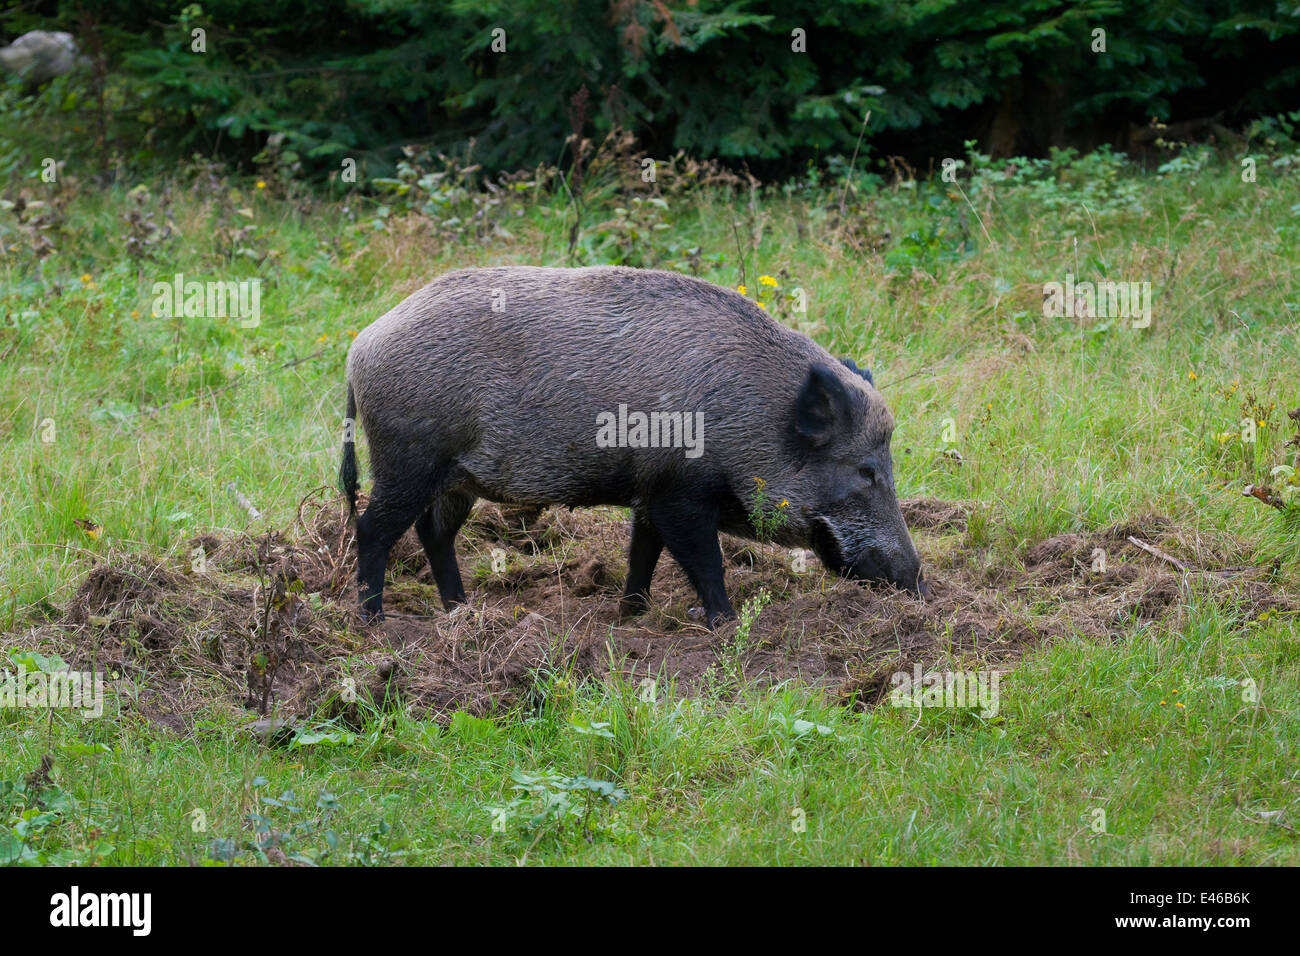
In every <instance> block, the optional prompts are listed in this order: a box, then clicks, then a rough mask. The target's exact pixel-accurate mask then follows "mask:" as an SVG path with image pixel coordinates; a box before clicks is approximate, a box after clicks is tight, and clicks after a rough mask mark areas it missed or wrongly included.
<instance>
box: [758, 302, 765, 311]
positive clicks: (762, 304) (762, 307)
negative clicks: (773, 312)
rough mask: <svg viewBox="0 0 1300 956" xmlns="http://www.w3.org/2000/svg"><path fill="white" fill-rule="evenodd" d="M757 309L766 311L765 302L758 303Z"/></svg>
mask: <svg viewBox="0 0 1300 956" xmlns="http://www.w3.org/2000/svg"><path fill="white" fill-rule="evenodd" d="M758 307H759V308H760V309H766V308H767V303H766V302H760V303H758Z"/></svg>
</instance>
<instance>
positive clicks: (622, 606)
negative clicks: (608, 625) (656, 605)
mask: <svg viewBox="0 0 1300 956" xmlns="http://www.w3.org/2000/svg"><path fill="white" fill-rule="evenodd" d="M648 610H650V599H649V598H648V597H646V596H645V595H644V594H625V595H623V596H622V597H621V598H619V601H618V616H619V618H620V619H621V618H627V617H637V616H638V615H640V614H644V613H645V612H646V611H648Z"/></svg>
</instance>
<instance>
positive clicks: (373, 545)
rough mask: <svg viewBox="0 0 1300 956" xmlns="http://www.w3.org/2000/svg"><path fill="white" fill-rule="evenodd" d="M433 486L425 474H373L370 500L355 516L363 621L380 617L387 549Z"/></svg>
mask: <svg viewBox="0 0 1300 956" xmlns="http://www.w3.org/2000/svg"><path fill="white" fill-rule="evenodd" d="M421 479H423V480H421ZM432 487H433V481H432V476H428V475H422V476H420V478H415V476H410V475H404V476H402V477H401V478H399V479H392V478H389V477H388V476H387V474H384V475H376V477H375V484H374V487H373V489H371V492H370V503H369V504H367V505H366V510H365V512H364V513H363V514H362V515H361V517H359V518H357V592H358V594H359V595H360V597H361V618H362V620H364V621H372V620H383V617H384V572H385V571H386V570H387V568H388V552H389V551H390V550H392V547H393V545H394V544H395V543H396V542H397V539H398V538H400V537H401V536H402V535H403V534H405V533H406V529H407V528H409V527H410V526H411V524H412V522H414V521H415V519H416V518H417V517H418V516H419V515H420V513H421V512H422V511H424V509H425V508H427V507H428V505H429V493H430V490H431V488H432Z"/></svg>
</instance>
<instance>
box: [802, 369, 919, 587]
mask: <svg viewBox="0 0 1300 956" xmlns="http://www.w3.org/2000/svg"><path fill="white" fill-rule="evenodd" d="M844 366H845V367H846V368H847V369H848V370H849V371H850V372H852V373H854V374H855V375H857V376H860V378H861V380H862V381H863V382H865V383H867V384H862V383H861V382H859V380H858V379H855V378H850V377H848V376H846V375H844V373H843V371H842V370H840V369H835V368H832V367H830V366H827V365H824V364H814V365H813V366H812V368H811V369H810V370H809V372H808V376H807V378H806V379H805V380H804V382H803V385H802V387H801V389H800V392H799V396H798V399H797V401H796V403H795V409H794V421H793V423H792V424H793V432H794V442H795V446H796V454H797V456H798V458H799V462H800V469H799V479H800V481H799V484H800V486H801V491H802V494H801V496H800V497H801V498H802V503H803V510H804V515H805V521H806V526H807V528H808V536H809V543H810V545H811V546H812V549H813V550H814V551H815V552H816V553H817V556H818V557H819V558H820V559H821V560H822V563H823V564H825V565H826V566H827V567H829V568H832V569H834V570H835V571H836V572H838V573H839V574H842V575H844V576H845V577H849V578H856V579H859V580H863V581H873V582H881V583H888V584H893V585H896V586H897V587H900V588H905V589H907V590H909V591H912V592H913V593H915V594H920V595H922V596H924V595H925V593H926V590H927V588H926V585H925V582H924V580H923V578H922V575H921V559H920V557H919V556H918V555H917V553H916V546H915V545H914V544H913V543H912V538H911V536H910V535H909V534H908V532H907V525H906V524H905V523H904V522H903V513H902V511H901V510H900V509H899V506H898V497H897V494H896V493H895V489H894V465H893V458H892V457H891V455H890V451H889V440H890V437H891V436H892V434H893V431H894V420H893V416H891V415H890V414H889V410H888V409H887V408H886V407H885V403H884V400H883V399H882V398H881V396H880V393H879V392H877V391H876V389H875V388H874V386H872V385H871V384H870V383H871V378H870V373H868V372H865V371H864V370H862V369H859V368H858V367H857V366H856V365H854V364H853V362H852V361H851V360H849V359H845V360H844Z"/></svg>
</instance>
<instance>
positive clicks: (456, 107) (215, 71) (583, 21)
mask: <svg viewBox="0 0 1300 956" xmlns="http://www.w3.org/2000/svg"><path fill="white" fill-rule="evenodd" d="M3 9H4V12H3V13H2V14H0V39H3V40H4V41H5V42H9V41H12V40H13V39H14V38H15V37H17V36H18V35H20V34H22V33H24V32H26V31H28V30H34V29H43V30H65V31H67V32H69V33H71V34H73V35H74V37H76V40H77V43H78V45H79V46H80V48H81V50H82V51H83V53H84V55H85V57H86V61H85V63H84V65H83V66H84V68H83V70H82V71H81V80H80V81H79V82H73V81H72V80H71V78H68V79H69V82H68V83H67V84H65V85H63V86H60V87H59V89H58V90H57V91H56V92H57V96H58V97H59V99H58V100H57V101H53V105H54V106H55V107H57V108H61V109H63V110H65V111H72V110H76V109H78V108H83V109H84V107H85V106H86V100H87V99H88V100H89V101H90V103H91V104H92V105H95V106H97V107H99V108H100V110H99V119H98V120H97V121H96V122H94V123H92V124H91V125H90V127H89V128H84V129H82V130H80V131H79V132H82V133H84V137H85V140H86V142H85V145H86V147H87V149H88V150H93V151H95V152H98V153H99V154H100V155H101V156H103V157H105V158H107V157H108V155H109V154H110V153H111V154H114V155H116V156H117V157H119V160H118V161H119V162H120V161H125V162H127V163H128V164H131V165H136V166H141V165H148V164H150V163H154V162H160V161H161V162H166V161H169V160H171V159H173V158H176V157H181V156H188V155H191V154H193V153H196V152H197V153H202V154H204V155H207V156H215V157H219V158H221V159H224V160H228V161H232V162H235V163H237V164H241V165H244V166H248V165H249V164H251V163H252V162H253V161H254V160H255V159H256V158H257V157H258V156H259V155H260V154H262V153H263V152H264V150H265V149H266V147H267V144H268V142H274V143H276V144H278V145H277V148H278V149H280V151H281V152H282V153H284V154H288V158H289V160H290V161H292V162H294V163H300V164H301V167H300V170H301V172H302V173H303V174H304V175H306V176H308V177H313V176H323V175H325V174H326V173H327V172H328V171H330V170H337V169H338V168H339V163H340V161H341V158H343V157H348V156H350V157H355V158H356V159H357V160H358V162H359V163H360V164H361V165H362V166H363V168H364V169H365V170H367V171H368V172H370V173H371V174H383V172H384V171H385V170H387V169H391V167H392V165H393V163H394V162H395V161H396V160H397V159H398V158H400V155H401V153H400V151H401V148H402V147H403V146H407V145H412V144H416V145H423V146H427V147H429V148H430V149H433V150H438V151H447V152H457V153H458V154H460V155H462V156H464V155H468V156H470V157H472V160H473V161H474V162H477V163H481V164H483V166H484V167H485V168H487V169H489V170H494V169H512V168H519V167H523V166H530V165H534V164H537V163H543V162H545V163H557V162H559V163H564V162H566V157H567V152H568V149H569V147H568V146H566V140H568V139H569V137H570V135H571V134H574V133H577V134H580V136H587V137H599V136H600V135H601V134H602V133H604V132H607V131H609V130H610V129H613V128H615V127H616V126H617V127H622V128H624V129H627V130H630V131H632V132H633V133H634V134H635V135H636V137H637V139H638V141H639V143H640V144H641V146H642V148H643V149H645V150H646V151H647V152H648V153H649V154H650V155H652V156H655V155H667V154H671V153H673V152H676V151H677V150H684V151H685V152H687V153H688V154H690V155H692V156H695V157H700V158H716V159H721V160H724V161H725V162H727V163H728V164H729V165H732V166H741V165H743V166H746V167H747V168H749V169H750V170H751V171H752V172H754V173H755V174H756V175H758V176H760V177H761V178H764V179H767V178H769V177H784V176H788V175H791V174H794V173H797V172H798V171H799V170H801V169H803V168H805V167H806V166H807V164H808V163H809V162H810V161H812V162H816V163H820V162H826V161H831V162H838V161H839V160H840V159H842V158H846V157H847V156H849V155H850V154H852V152H853V151H854V149H855V146H856V145H857V143H858V137H859V135H860V133H861V132H862V127H863V116H864V114H865V113H866V112H867V111H870V113H871V119H870V121H869V123H868V124H867V127H866V131H865V134H864V135H863V140H862V144H863V145H862V147H861V151H862V152H861V155H862V159H860V160H859V167H858V168H859V169H862V168H864V167H866V168H871V167H872V166H873V165H874V166H880V165H882V164H883V163H884V162H885V158H886V157H888V156H895V157H901V158H902V159H904V160H905V161H907V162H909V163H911V164H913V165H915V166H917V167H920V166H922V165H925V164H927V163H929V162H930V161H931V160H932V158H933V157H935V156H944V155H961V154H962V152H963V144H964V143H965V142H966V141H969V140H975V141H977V142H978V143H979V145H980V148H981V149H982V150H983V151H985V152H987V153H989V154H991V155H992V156H994V157H999V156H1012V155H1030V156H1033V155H1045V154H1046V153H1047V152H1048V151H1049V150H1050V149H1051V148H1052V147H1076V148H1079V149H1081V150H1086V149H1089V148H1092V147H1095V146H1098V145H1103V144H1110V145H1112V146H1114V147H1116V148H1118V149H1122V150H1125V151H1128V152H1130V153H1140V152H1141V151H1142V150H1143V149H1146V148H1147V147H1149V146H1150V145H1151V144H1152V143H1153V142H1154V141H1155V140H1156V139H1158V138H1160V137H1161V136H1164V137H1166V138H1168V139H1179V138H1183V139H1188V138H1191V139H1195V138H1204V137H1210V136H1214V135H1216V133H1222V132H1223V131H1225V130H1234V129H1241V128H1243V127H1244V126H1245V125H1246V124H1247V123H1248V122H1249V121H1250V120H1252V119H1255V118H1257V117H1260V116H1267V115H1272V114H1277V113H1279V112H1282V111H1285V110H1288V109H1294V108H1295V107H1296V106H1297V105H1300V104H1298V102H1297V101H1298V100H1300V97H1297V95H1296V91H1297V88H1298V87H1300V38H1298V37H1297V33H1298V32H1300V4H1297V3H1296V2H1295V0H1290V2H1275V0H1199V2H1191V0H1157V2H1133V0H1081V2H1075V3H1063V2H1053V0H978V2H974V0H919V2H917V0H780V2H776V0H506V2H502V0H449V2H427V0H310V2H309V0H206V2H204V3H202V4H200V3H190V4H183V3H178V2H167V0H25V2H16V3H8V4H6V5H5V6H4V8H3ZM195 30H202V31H203V33H202V37H203V42H202V46H203V47H204V49H203V52H196V51H195V49H194V47H195V39H194V38H195V33H194V31H195ZM798 30H802V31H803V34H802V38H800V36H799V35H798V34H796V33H795V31H798ZM1097 30H1102V31H1104V38H1103V37H1101V35H1099V34H1097V33H1095V31H1097ZM494 31H504V36H502V34H500V33H496V34H495V35H494ZM494 38H495V39H496V41H497V47H498V50H497V51H494V49H493V43H494ZM1101 39H1104V45H1105V46H1104V48H1105V52H1104V53H1103V52H1100V51H1099V50H1098V49H1097V48H1098V46H1099V40H1101ZM502 40H503V41H504V45H505V52H499V47H500V45H501V42H502ZM801 42H802V45H803V49H804V51H805V52H796V51H795V49H794V47H796V46H798V45H800V43H801ZM60 82H62V81H60ZM46 105H47V107H48V106H50V104H49V103H47V104H46ZM1153 119H1154V120H1156V121H1157V122H1156V123H1155V124H1154V125H1153V123H1152V121H1153ZM32 120H33V122H40V121H42V117H41V114H40V113H39V112H33V113H32ZM1161 124H1164V125H1163V126H1162V125H1161ZM276 134H281V135H279V136H277V135H276Z"/></svg>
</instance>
